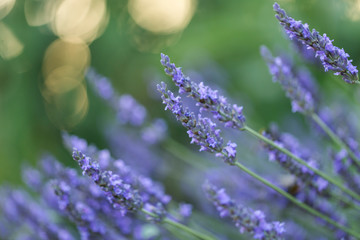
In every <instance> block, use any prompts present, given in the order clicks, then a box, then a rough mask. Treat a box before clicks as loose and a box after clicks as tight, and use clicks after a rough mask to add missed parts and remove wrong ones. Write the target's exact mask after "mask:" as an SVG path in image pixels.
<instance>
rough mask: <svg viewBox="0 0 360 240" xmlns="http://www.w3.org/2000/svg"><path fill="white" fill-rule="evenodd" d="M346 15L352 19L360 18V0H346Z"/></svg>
mask: <svg viewBox="0 0 360 240" xmlns="http://www.w3.org/2000/svg"><path fill="white" fill-rule="evenodd" d="M346 15H347V17H348V18H349V19H351V20H352V21H358V20H360V0H348V8H347V14H346Z"/></svg>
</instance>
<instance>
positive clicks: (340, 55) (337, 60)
mask: <svg viewBox="0 0 360 240" xmlns="http://www.w3.org/2000/svg"><path fill="white" fill-rule="evenodd" d="M274 10H275V12H276V13H277V14H276V18H277V19H278V20H279V22H280V24H281V25H282V26H283V27H284V29H285V31H286V34H287V35H288V36H289V37H290V39H297V40H299V41H300V42H302V44H304V45H306V46H307V47H308V48H310V49H313V50H314V51H315V54H316V55H315V56H316V57H319V59H320V60H321V63H322V64H323V66H324V68H325V71H328V70H332V71H334V72H335V73H334V74H335V75H341V76H342V77H343V80H344V81H345V82H347V83H359V77H358V70H357V69H356V67H355V66H353V65H352V64H351V62H352V60H349V59H348V57H349V54H347V53H346V52H345V51H344V49H340V48H338V47H336V46H334V45H333V44H332V42H333V40H330V39H329V38H328V36H327V35H326V34H324V35H323V36H321V35H320V34H319V33H318V32H317V31H316V30H315V29H313V30H312V31H310V29H309V26H308V24H306V23H305V24H302V23H301V21H295V20H294V19H293V18H291V17H289V16H288V15H287V14H286V12H285V11H284V10H283V9H281V8H280V6H279V4H277V3H275V4H274Z"/></svg>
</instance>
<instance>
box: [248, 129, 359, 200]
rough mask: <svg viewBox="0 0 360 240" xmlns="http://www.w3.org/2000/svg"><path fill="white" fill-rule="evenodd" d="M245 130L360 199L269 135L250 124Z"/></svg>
mask: <svg viewBox="0 0 360 240" xmlns="http://www.w3.org/2000/svg"><path fill="white" fill-rule="evenodd" d="M243 130H244V131H247V132H248V133H250V134H251V135H253V136H255V137H256V138H259V139H260V140H262V141H264V142H266V143H268V144H270V145H271V146H273V147H274V148H276V149H278V150H279V151H281V152H283V153H285V154H286V155H288V156H289V157H291V158H293V159H294V160H295V161H297V162H298V163H300V164H301V165H304V166H305V167H307V168H308V169H310V170H311V171H313V172H314V173H315V174H317V175H319V176H320V177H322V178H324V179H325V180H326V181H328V182H329V183H332V184H334V185H335V186H337V187H338V188H340V189H341V190H342V191H343V192H344V193H347V194H348V195H349V196H351V197H353V198H354V199H356V200H358V201H360V195H358V194H357V193H355V192H353V191H351V190H350V189H348V188H346V187H344V186H343V185H342V184H341V183H339V182H338V181H336V180H334V179H332V178H331V177H329V176H328V175H326V174H325V173H323V172H321V171H319V170H317V169H315V168H313V167H311V166H310V165H309V164H307V162H305V161H304V160H303V159H301V158H299V157H297V156H295V155H294V154H293V153H291V152H290V151H289V150H287V149H285V148H282V147H280V146H278V145H277V144H276V143H274V141H272V140H270V139H268V138H267V137H264V136H263V135H261V134H260V133H258V132H256V131H255V130H253V129H252V128H250V127H248V126H244V128H243Z"/></svg>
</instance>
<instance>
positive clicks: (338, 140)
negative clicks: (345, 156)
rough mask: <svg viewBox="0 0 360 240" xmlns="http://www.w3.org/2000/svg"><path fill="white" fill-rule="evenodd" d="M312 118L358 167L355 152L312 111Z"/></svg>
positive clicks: (359, 163) (358, 161) (359, 162)
mask: <svg viewBox="0 0 360 240" xmlns="http://www.w3.org/2000/svg"><path fill="white" fill-rule="evenodd" d="M311 117H312V119H313V120H314V121H315V122H316V123H317V124H318V125H319V126H320V127H321V128H322V129H323V130H324V132H326V134H327V135H329V137H330V138H331V140H333V141H334V143H335V144H337V145H338V146H339V147H341V148H344V149H345V150H346V151H347V152H348V153H349V155H350V157H351V158H352V159H353V160H354V162H355V163H356V165H358V166H359V167H360V159H359V158H358V157H356V155H355V153H354V152H353V151H352V150H351V149H350V148H349V147H348V146H347V145H346V144H345V143H344V142H343V141H342V140H341V139H340V138H339V137H338V136H337V135H336V134H335V133H334V132H333V131H332V130H331V129H330V128H329V127H328V126H327V125H326V123H324V121H323V120H321V118H320V117H319V116H318V115H317V114H316V113H313V114H312V115H311Z"/></svg>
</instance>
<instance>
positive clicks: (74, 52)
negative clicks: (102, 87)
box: [40, 39, 90, 129]
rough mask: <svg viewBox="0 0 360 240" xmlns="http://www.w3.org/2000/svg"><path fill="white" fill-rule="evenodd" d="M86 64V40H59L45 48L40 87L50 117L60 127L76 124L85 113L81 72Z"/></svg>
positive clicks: (87, 51) (88, 55)
mask: <svg viewBox="0 0 360 240" xmlns="http://www.w3.org/2000/svg"><path fill="white" fill-rule="evenodd" d="M89 64H90V50H89V47H88V45H87V44H86V43H85V42H80V41H79V42H76V43H75V42H68V41H64V40H62V39H58V40H55V41H54V42H53V43H52V44H51V45H50V46H49V47H48V48H47V50H46V53H45V56H44V61H43V77H44V82H43V84H41V87H40V88H41V92H42V95H43V97H44V98H45V100H46V110H47V113H48V115H49V118H50V119H51V120H52V122H53V123H54V124H55V125H56V126H57V127H59V128H61V129H67V128H71V127H73V126H75V125H76V124H77V123H79V122H80V121H81V120H82V119H83V118H84V117H85V116H86V112H87V109H88V99H87V93H86V88H85V86H84V74H85V71H86V69H87V68H88V67H89Z"/></svg>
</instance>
